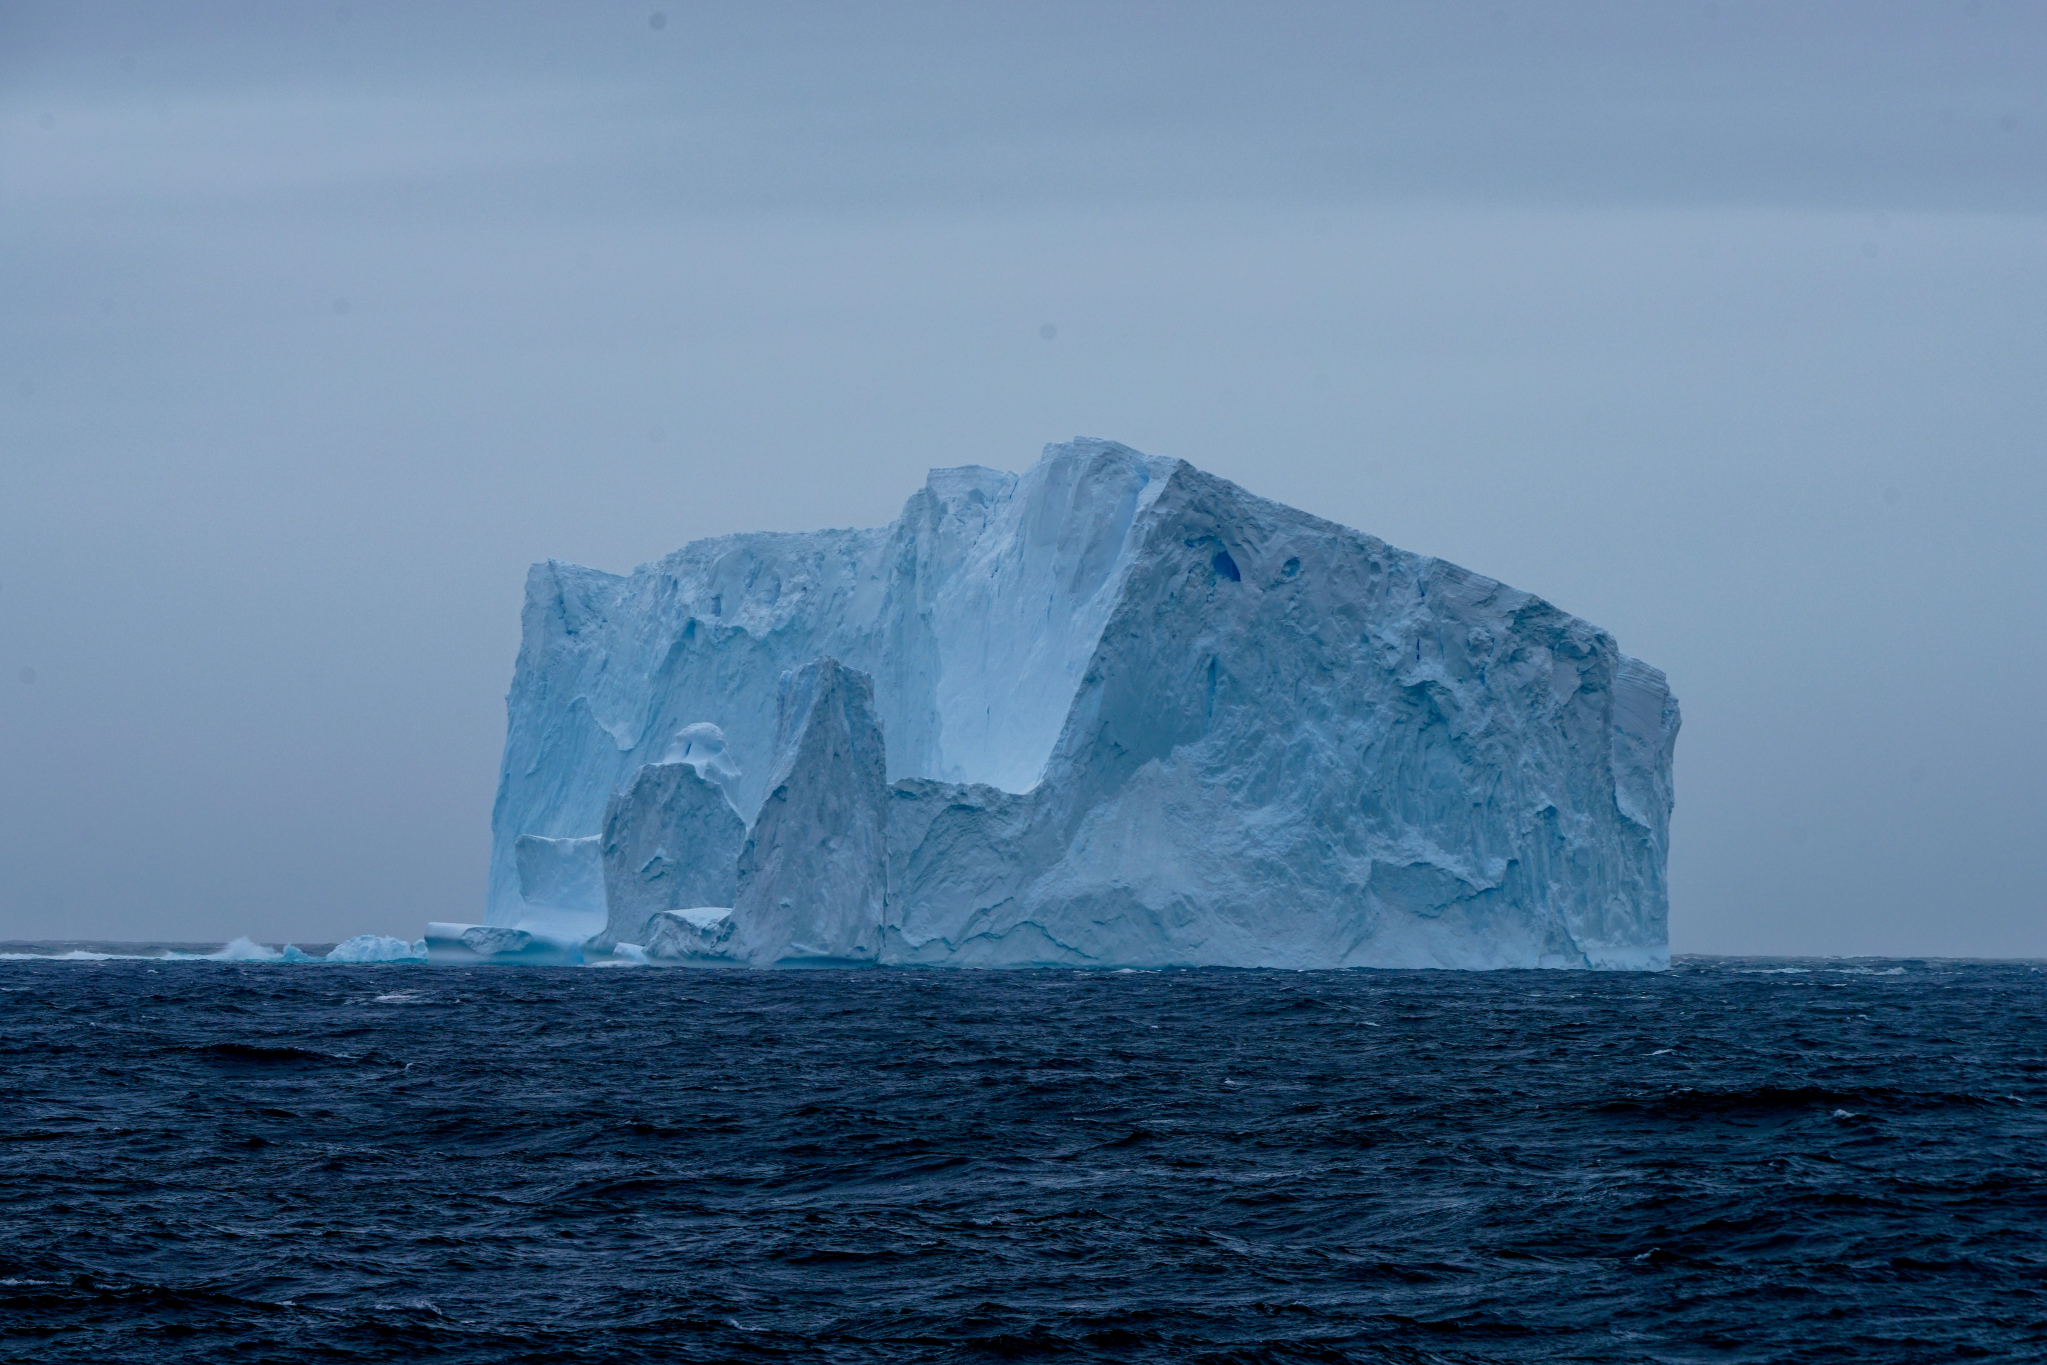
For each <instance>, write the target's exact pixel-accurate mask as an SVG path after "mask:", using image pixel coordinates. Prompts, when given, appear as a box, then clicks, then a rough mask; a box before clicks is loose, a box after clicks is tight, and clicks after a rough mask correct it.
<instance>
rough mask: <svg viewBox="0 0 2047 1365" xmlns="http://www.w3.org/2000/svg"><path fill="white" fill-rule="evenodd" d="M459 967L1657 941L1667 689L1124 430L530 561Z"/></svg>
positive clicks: (1353, 953)
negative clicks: (877, 496) (837, 503)
mask: <svg viewBox="0 0 2047 1365" xmlns="http://www.w3.org/2000/svg"><path fill="white" fill-rule="evenodd" d="M522 624H523V639H522V643H521V646H520V650H519V655H518V660H517V664H516V668H515V672H514V677H513V683H512V688H511V692H510V695H509V697H508V702H507V706H508V713H509V722H508V728H507V735H506V743H505V753H504V761H503V767H502V770H501V775H500V780H499V786H498V795H497V800H496V805H495V808H494V810H493V815H492V833H493V852H492V863H491V869H490V884H489V895H488V902H487V906H486V913H485V922H484V923H482V924H459V923H441V924H435V925H431V926H429V928H428V931H427V935H426V939H425V944H426V949H427V952H428V954H429V956H431V957H432V958H433V959H434V960H436V961H459V962H490V961H496V962H529V963H534V964H543V963H549V964H567V963H577V962H612V963H621V964H623V963H642V962H647V963H655V962H667V963H679V964H692V965H699V966H728V967H773V966H780V967H792V966H849V965H880V964H899V965H912V964H914V965H927V966H981V967H1001V966H1009V967H1027V966H1048V965H1061V966H1079V967H1164V966H1237V967H1285V968H1330V967H1463V968H1488V967H1577V968H1661V967H1664V966H1666V965H1668V960H1669V952H1668V932H1667V920H1668V893H1667V888H1666V881H1665V868H1666V863H1667V855H1668V836H1669V820H1670V813H1671V807H1672V776H1671V767H1672V758H1673V752H1674V746H1675V740H1676V735H1677V730H1678V725H1679V712H1678V706H1677V702H1676V699H1675V698H1674V697H1673V696H1672V695H1671V693H1670V691H1669V688H1668V686H1667V685H1666V682H1665V679H1664V677H1663V675H1662V674H1661V673H1660V672H1659V671H1657V670H1656V669H1654V668H1652V667H1650V666H1648V665H1646V664H1643V663H1640V662H1639V661H1636V660H1633V659H1630V658H1628V657H1626V656H1625V655H1623V654H1622V653H1621V652H1620V650H1619V648H1618V647H1617V645H1616V644H1615V642H1614V640H1613V639H1612V637H1611V636H1609V635H1608V634H1607V633H1606V632H1604V631H1602V630H1600V629H1599V628H1598V627H1596V626H1593V625H1591V624H1590V623H1588V622H1585V621H1582V620H1580V619H1578V618H1576V617H1574V616H1571V615H1569V614H1568V613H1565V612H1562V611H1560V610H1558V609H1557V608H1556V607H1554V606H1552V605H1550V604H1549V603H1547V602H1545V601H1543V600H1542V599H1541V598H1538V597H1535V596H1533V595H1531V594H1529V593H1527V592H1523V591H1520V590H1518V589H1514V588H1511V587H1508V586H1506V585H1504V584H1501V583H1499V582H1496V581H1494V580H1492V579H1490V578H1486V577H1484V576H1482V575H1479V574H1475V573H1472V572H1470V571H1468V570H1465V569H1462V568H1459V567H1458V566H1456V565H1454V564H1450V563H1447V562H1445V561H1443V560H1439V559H1434V558H1430V557H1428V556H1425V555H1419V554H1413V553H1409V552H1407V551H1402V550H1398V549H1395V548H1393V547H1392V546H1389V545H1387V544H1385V543H1384V542H1383V541H1380V540H1378V539H1376V538H1374V537H1372V536H1369V535H1366V534H1363V533H1360V532H1357V531H1353V530H1350V529H1348V528H1345V527H1342V526H1338V525H1335V524H1334V523H1331V522H1327V521H1324V520H1322V519H1320V518H1317V517H1315V516H1313V515H1311V514H1309V513H1307V512H1303V511H1299V510H1296V509H1294V508H1290V507H1286V506H1283V505H1281V504H1278V503H1274V502H1270V501H1267V500H1265V499H1262V498H1258V497H1256V496H1254V495H1252V494H1250V493H1248V492H1246V491H1245V490H1243V489H1242V488H1239V487H1237V486H1236V485H1235V484H1232V483H1229V482H1227V481H1225V480H1223V479H1219V478H1216V477H1214V476H1211V475H1208V474H1205V473H1203V472H1202V471H1200V470H1198V469H1196V468H1194V467H1193V466H1192V465H1189V464H1187V463H1185V462H1183V461H1179V460H1172V459H1162V458H1157V457H1153V456H1148V455H1144V454H1141V453H1139V452H1137V451H1135V450H1132V449H1130V448H1128V447H1126V446H1122V445H1119V444H1117V443H1115V442H1112V441H1104V440H1094V439H1079V440H1075V441H1072V442H1068V443H1065V444H1061V445H1052V446H1048V447H1046V449H1045V452H1044V455H1043V457H1042V458H1041V459H1040V460H1039V462H1038V463H1037V464H1036V465H1034V466H1032V467H1031V468H1030V469H1029V470H1027V471H1025V472H1023V473H1021V474H1012V473H1008V472H1004V471H1001V470H995V469H987V468H982V467H978V466H968V467H964V468H957V469H941V470H934V471H933V472H932V473H931V475H930V478H929V479H928V481H927V482H926V484H925V486H924V487H923V488H922V489H920V490H918V491H917V492H915V493H914V494H913V495H912V496H911V497H910V499H909V501H908V502H907V504H906V505H905V507H904V510H903V513H902V515H901V516H900V517H898V518H897V519H896V520H895V521H894V522H892V523H890V524H889V525H887V526H884V527H878V528H873V529H865V530H824V531H816V532H810V533H797V534H789V533H759V534H748V535H735V536H726V537H720V538H715V539H710V540H704V541H699V542H696V543H694V544H691V545H689V546H686V547H684V548H683V549H681V550H679V551H677V552H676V553H674V554H673V555H670V556H669V557H667V558H666V559H663V560H661V561H659V562H658V563H655V564H651V565H646V566H643V567H642V568H640V569H638V570H635V571H634V572H633V573H631V574H628V575H617V574H609V573H602V572H599V571H597V570H593V569H587V568H582V567H579V566H576V565H570V564H564V563H558V562H548V563H544V564H540V565H536V566H535V567H534V568H533V570H532V571H531V573H530V574H529V576H528V580H527V593H526V604H525V608H524V616H523V623H522Z"/></svg>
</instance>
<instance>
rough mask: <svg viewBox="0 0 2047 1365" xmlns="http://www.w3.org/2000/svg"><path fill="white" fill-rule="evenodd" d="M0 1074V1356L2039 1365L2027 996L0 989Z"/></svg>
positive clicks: (2041, 1074) (2042, 1163)
mask: <svg viewBox="0 0 2047 1365" xmlns="http://www.w3.org/2000/svg"><path fill="white" fill-rule="evenodd" d="M1794 968H1796V969H1800V970H1793V969H1794ZM0 1047H4V1071H0V1175H4V1183H0V1199H4V1205H0V1358H4V1359H7V1360H19V1361H106V1360H123V1361H127V1360H134V1361H209V1362H213V1361H255V1360H265V1361H270V1360H276V1361H286V1360H289V1361H307V1360H329V1361H347V1360H437V1361H438V1360H448V1361H529V1360H530V1361H561V1360H566V1361H585V1360H587V1361H643V1360H644V1361H698V1360H740V1361H769V1360H776V1361H780V1360H802V1361H810V1360H818V1361H868V1360H873V1361H923V1360H932V1361H938V1360H945V1361H950V1360H984V1359H1030V1358H1044V1359H1062V1358H1063V1359H1075V1358H1080V1359H1096V1358H1098V1359H1104V1360H1148V1361H1243V1362H1249V1361H1351V1360H1355V1361H1713V1362H1728V1361H1806V1360H1813V1361H1819V1360H1829V1361H1831V1360H1843V1361H1847V1360H1853V1361H1864V1362H1867V1361H1910V1362H1925V1361H1944V1360H2000V1361H2002V1360H2010V1361H2021V1360H2023V1361H2039V1360H2043V1359H2047V972H2042V971H2041V970H2039V969H2036V968H2034V967H2031V966H2028V965H2024V964H1955V963H1929V962H1903V963H1878V964H1863V965H1859V966H1847V965H1844V964H1841V963H1786V962H1753V961H1728V960H1716V961H1710V962H1690V963H1684V964H1682V965H1680V966H1679V967H1678V968H1677V969H1676V970H1673V971H1671V972H1669V973H1665V974H1659V975H1587V974H1577V973H1569V974H1567V973H1536V972H1500V973H1483V974H1480V973H1472V974H1460V973H1435V972H1351V973H1328V974H1319V973H1307V974H1285V973H1270V972H1164V973H1151V974H1085V975H1082V974H1075V973H1072V972H1013V973H1012V972H964V971H962V972H935V971H933V972H908V971H875V972H864V973H814V974H812V973H779V974H741V973H699V972H688V971H597V970H588V969H583V970H576V969H565V970H548V969H512V968H497V969H479V970H462V969H451V968H425V967H404V966H394V967H282V966H266V965H247V964H230V963H191V962H185V963H160V964H149V963H138V962H106V963H98V964H94V963H82V962H71V963H50V962H6V963H0Z"/></svg>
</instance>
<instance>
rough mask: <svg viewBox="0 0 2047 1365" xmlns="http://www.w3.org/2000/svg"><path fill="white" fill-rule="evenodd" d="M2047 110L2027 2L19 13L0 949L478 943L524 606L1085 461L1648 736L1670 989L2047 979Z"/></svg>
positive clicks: (14, 29) (2039, 27)
mask: <svg viewBox="0 0 2047 1365" xmlns="http://www.w3.org/2000/svg"><path fill="white" fill-rule="evenodd" d="M657 21H658V22H657ZM2042 56H2047V11H2041V10H2039V9H2037V8H2035V7H2028V6H2024V5H2019V4H2011V3H1995V2H1994V0H1984V3H1980V4H1976V3H1955V4H1927V5H1895V6H1886V5H1853V6H1850V5H1830V4H1813V5H1801V6H1796V7H1787V6H1776V5H1764V4H1744V3H1734V2H1733V0H1723V2H1722V3H1718V4H1701V5H1671V6H1658V7H1643V6H1633V5H1623V4H1574V5H1562V4H1560V5H1551V6H1541V7H1515V8H1511V9H1510V8H1502V7H1498V6H1495V5H1490V4H1481V5H1459V4H1443V5H1433V6H1404V5H1390V4H1389V5H1370V6H1358V5H1334V4H1331V5H1313V4H1294V5H1281V6H1274V7H1259V8H1258V9H1256V10H1252V9H1249V8H1242V7H1231V6H1221V5H1215V6H1204V5H1191V6H1190V5H1173V6H1166V5H1150V4H1129V5H1119V6H1113V7H1103V6H1092V7H1091V6H1060V5H1046V6H1036V7H1031V8H1030V9H1028V10H1025V11H1019V10H1014V9H1009V8H1002V7H994V6H974V5H964V6H962V5H952V6H921V5H908V4H897V5H889V6H882V7H874V8H857V7H843V6H842V7H822V6H801V5H781V6H774V5H769V6H760V7H749V8H747V9H745V10H742V11H733V12H722V13H708V12H700V11H696V10H686V9H684V8H682V7H675V6H669V5H667V4H665V3H650V4H631V5H618V4H591V5H587V6H580V7H574V8H569V7H549V6H533V5H493V6H485V5H453V4H448V5H426V6H397V5H374V4H359V3H358V4H352V5H348V6H342V7H334V6H323V7H317V8H311V9H304V10H296V9H294V10H279V9H277V8H274V7H265V6H257V5H239V4H213V5H208V4H194V5H184V6H179V7H177V8H176V9H174V10H170V9H162V8H159V7H153V6H144V5H105V6H94V7H82V6H69V5H50V4H35V3H24V4H16V5H12V6H9V7H7V8H6V9H4V10H0V205H4V212H0V283H4V287H5V289H6V297H7V299H8V300H9V303H10V307H9V308H8V309H7V311H6V317H5V319H4V320H0V632H4V639H5V641H6V652H5V656H4V657H0V775H4V777H0V938H8V939H130V940H133V939H148V940H181V941H212V942H218V941H224V940H226V939H229V938H232V937H234V936H237V935H244V934H246V935H250V936H252V937H255V938H258V939H264V940H274V941H283V940H287V939H297V940H300V941H306V942H317V941H332V940H336V939H340V938H344V937H347V936H349V935H351V934H356V933H363V932H378V933H389V934H394V935H400V936H403V937H406V938H413V937H417V936H418V934H419V933H420V931H421V928H422V926H423V925H424V923H425V922H426V921H428V920H432V919H456V920H461V919H471V918H477V917H480V914H481V907H482V901H483V882H484V874H485V868H486V863H487V859H488V850H489V820H490V807H491V800H492V795H493V792H494V789H495V785H496V780H497V764H498V757H499V749H500V746H501V744H502V741H503V726H504V708H503V696H504V691H505V687H506V685H507V683H508V681H509V679H510V676H511V668H512V661H513V656H514V653H515V650H516V648H517V644H518V631H519V619H518V618H519V605H520V601H521V595H522V588H523V580H524V574H525V569H526V566H527V565H528V564H530V563H532V562H534V561H537V560H542V559H547V558H560V559H566V560H572V561H576V562H581V563H587V564H593V565H595V566H597V567H601V568H606V569H612V570H619V571H622V570H625V569H628V568H630V567H631V566H632V565H634V564H637V563H643V562H647V561H650V560H653V559H657V558H659V557H660V556H662V555H664V554H666V553H668V552H669V551H671V550H673V549H676V548H678V547H679V546H681V545H682V544H684V543H685V542H687V541H690V540H693V539H696V538H699V537H703V536H707V535H718V534H726V533H731V532H739V531H752V530H802V529H810V528H813V527H820V526H844V525H878V524H881V523H883V522H886V521H888V520H889V519H890V518H892V517H893V516H894V515H895V514H896V512H897V510H898V509H899V508H900V507H901V505H902V502H903V500H904V499H905V498H907V497H908V496H909V495H910V493H911V492H912V491H913V490H914V489H915V488H916V487H917V486H918V485H919V484H920V483H921V481H922V479H923V476H924V471H925V470H926V469H928V468H930V467H934V466H944V465H955V464H968V463H978V464H989V465H995V466H998V467H1003V468H1009V469H1020V468H1022V467H1024V466H1026V465H1028V464H1029V463H1030V462H1031V461H1032V460H1034V459H1035V458H1036V456H1037V452H1038V449H1039V447H1040V446H1041V445H1042V444H1044V443H1046V442H1048V441H1061V440H1066V439H1069V438H1071V437H1073V436H1075V435H1090V436H1101V437H1107V438H1110V439H1114V440H1118V441H1122V442H1124V443H1126V444H1128V445H1131V446H1134V447H1136V448H1138V449H1140V450H1143V451H1146V452H1147V453H1150V454H1154V455H1161V456H1175V457H1178V458H1182V459H1186V460H1189V461H1190V462H1192V463H1194V464H1196V465H1199V466H1200V467H1202V468H1204V469H1207V470H1210V471H1212V472H1214V473H1216V474H1219V475H1221V476H1223V477H1226V478H1229V479H1233V480H1235V481H1236V482H1238V483H1240V484H1242V485H1243V486H1245V487H1246V488H1248V489H1250V490H1251V491H1252V492H1254V493H1257V494H1259V495H1261V496H1264V497H1269V498H1275V499H1278V500H1280V501H1283V502H1287V503H1290V504H1292V505H1294V506H1298V507H1301V508H1304V509H1306V510H1308V511H1310V512H1313V513H1315V514H1317V515H1320V516H1324V517H1327V518H1330V519H1332V520H1335V521H1338V522H1342V523H1344V524H1346V525H1350V526H1354V527H1357V528H1358V529H1360V530H1363V531H1367V532H1370V533H1371V534H1373V535H1377V536H1380V537H1382V538H1384V539H1386V540H1388V541H1390V542H1392V543H1393V544H1395V545H1398V546H1400V547H1401V548H1403V549H1409V550H1415V551H1419V552H1422V553H1426V554H1431V555H1436V556H1440V557H1442V558H1444V559H1448V560H1452V561H1454V562H1457V563H1459V564H1463V565H1465V566H1467V567H1469V568H1471V569H1474V570H1477V571H1479V572H1481V573H1485V574H1488V575H1491V576H1493V577H1496V578H1499V579H1501V580H1503V581H1505V582H1507V583H1510V584H1512V585H1514V586H1515V587H1517V588H1521V589H1524V590H1527V591H1529V592H1532V593H1536V594H1538V595H1540V596H1542V597H1544V598H1547V599H1548V600H1550V601H1552V602H1555V603H1556V604H1557V605H1559V606H1561V607H1563V608H1564V609H1565V610H1568V611H1571V612H1574V613H1576V614H1578V615H1581V616H1583V617H1585V618H1587V619H1588V620H1590V621H1592V622H1594V623H1596V624H1597V625H1599V626H1602V627H1604V628H1605V629H1607V630H1609V631H1611V632H1612V633H1613V634H1614V636H1615V637H1616V639H1617V640H1618V641H1619V643H1620V646H1621V648H1622V649H1623V650H1624V651H1626V652H1627V653H1629V654H1631V655H1634V656H1636V657H1639V658H1642V659H1644V660H1646V661H1647V662H1649V663H1651V664H1653V665H1655V666H1657V667H1659V668H1661V669H1663V670H1664V671H1665V672H1666V673H1667V675H1668V676H1669V678H1670V682H1671V687H1672V689H1673V691H1674V692H1675V693H1676V694H1677V696H1678V697H1679V699H1680V701H1681V703H1682V705H1683V709H1684V722H1685V723H1684V730H1683V733H1682V734H1681V736H1680V737H1679V740H1678V748H1677V763H1676V785H1677V811H1676V816H1675V820H1674V824H1673V833H1672V844H1673V848H1672V856H1671V898H1672V906H1671V947H1672V951H1673V952H1674V953H1732V954H1780V953H1781V954H1801V955H1807V954H1809V955H1901V956H1950V957H2047V913H2043V911H2047V905H2043V896H2042V892H2041V891H2040V890H2039V879H2038V877H2037V875H2036V873H2035V870H2034V867H2033V864H2034V861H2035V850H2036V849H2038V848H2039V847H2041V846H2042V845H2043V843H2047V776H2043V770H2047V717H2043V714H2042V709H2041V708H2040V706H2039V705H2038V703H2037V697H2038V694H2039V691H2040V684H2039V679H2040V677H2041V676H2042V674H2043V671H2047V644H2043V642H2042V638H2041V632H2040V629H2039V624H2038V623H2039V622H2041V621H2042V620H2047V536H2043V535H2042V533H2041V528H2042V526H2043V524H2047V459H2043V455H2047V450H2043V436H2047V393H2043V386H2042V385H2041V383H2040V381H2039V378H2038V376H2039V374H2040V373H2041V371H2042V364H2041V362H2042V360H2043V359H2047V326H2043V324H2042V322H2041V319H2042V318H2043V317H2047V252H2043V250H2042V248H2043V246H2047V232H2043V228H2047V93H2043V90H2042V87H2041V85H2040V82H2039V81H2038V79H2037V71H2038V64H2039V61H2040V59H2041V58H2042Z"/></svg>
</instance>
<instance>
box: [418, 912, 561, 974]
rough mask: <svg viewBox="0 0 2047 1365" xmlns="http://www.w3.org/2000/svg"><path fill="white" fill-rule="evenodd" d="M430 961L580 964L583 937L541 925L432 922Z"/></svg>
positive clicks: (464, 964) (468, 964)
mask: <svg viewBox="0 0 2047 1365" xmlns="http://www.w3.org/2000/svg"><path fill="white" fill-rule="evenodd" d="M425 942H426V956H427V961H429V962H433V963H437V964H441V965H445V966H458V967H473V966H480V965H483V964H485V963H488V964H491V965H494V966H522V967H579V966H581V965H582V963H583V944H582V940H581V939H580V938H558V937H556V936H554V935H552V934H549V933H546V932H544V931H542V930H538V929H513V928H508V927H505V926H501V925H495V924H443V923H436V924H429V925H427V927H426V940H425Z"/></svg>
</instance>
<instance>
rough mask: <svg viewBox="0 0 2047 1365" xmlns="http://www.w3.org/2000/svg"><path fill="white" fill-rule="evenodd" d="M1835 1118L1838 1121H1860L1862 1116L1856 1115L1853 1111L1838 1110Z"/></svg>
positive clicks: (1835, 1112)
mask: <svg viewBox="0 0 2047 1365" xmlns="http://www.w3.org/2000/svg"><path fill="white" fill-rule="evenodd" d="M1834 1117H1835V1118H1837V1119H1859V1118H1861V1117H1862V1115H1860V1114H1858V1113H1856V1112H1855V1111H1854V1110H1852V1109H1836V1110H1835V1111H1834Z"/></svg>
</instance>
